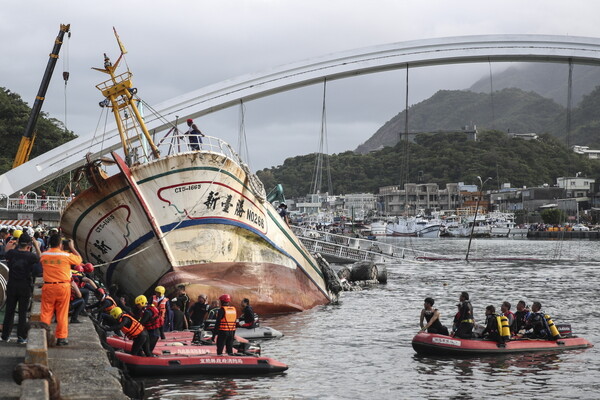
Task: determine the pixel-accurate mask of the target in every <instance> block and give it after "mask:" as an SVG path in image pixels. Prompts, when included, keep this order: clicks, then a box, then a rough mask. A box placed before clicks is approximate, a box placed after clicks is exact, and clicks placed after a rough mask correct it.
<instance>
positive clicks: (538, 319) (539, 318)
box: [525, 301, 551, 339]
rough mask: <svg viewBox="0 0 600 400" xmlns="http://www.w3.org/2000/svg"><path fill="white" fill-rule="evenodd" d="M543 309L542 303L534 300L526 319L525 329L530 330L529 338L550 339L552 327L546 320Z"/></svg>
mask: <svg viewBox="0 0 600 400" xmlns="http://www.w3.org/2000/svg"><path fill="white" fill-rule="evenodd" d="M541 310H542V303H540V302H539V301H534V302H533V304H532V305H531V312H530V313H529V316H528V317H527V320H526V321H525V329H527V330H529V332H528V333H527V334H526V336H527V337H528V338H532V339H549V338H550V337H551V335H550V327H549V326H548V322H546V317H545V316H544V313H543V312H542V311H541Z"/></svg>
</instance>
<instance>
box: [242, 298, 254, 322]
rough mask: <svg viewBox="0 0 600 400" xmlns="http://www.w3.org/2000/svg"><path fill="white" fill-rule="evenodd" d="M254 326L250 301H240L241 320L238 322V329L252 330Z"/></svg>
mask: <svg viewBox="0 0 600 400" xmlns="http://www.w3.org/2000/svg"><path fill="white" fill-rule="evenodd" d="M255 325H256V319H255V315H254V310H253V309H252V307H251V306H250V300H248V299H244V300H242V318H240V321H239V322H238V326H239V327H240V328H247V329H252V328H254V326H255Z"/></svg>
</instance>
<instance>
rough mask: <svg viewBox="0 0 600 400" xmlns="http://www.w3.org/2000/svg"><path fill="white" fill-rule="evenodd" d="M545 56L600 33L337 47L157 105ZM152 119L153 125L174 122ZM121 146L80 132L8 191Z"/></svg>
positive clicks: (13, 179) (226, 103)
mask: <svg viewBox="0 0 600 400" xmlns="http://www.w3.org/2000/svg"><path fill="white" fill-rule="evenodd" d="M488 61H496V62H505V61H537V62H567V61H572V62H573V63H576V64H596V65H597V64H600V38H591V37H573V36H550V35H481V36H461V37H447V38H438V39H425V40H415V41H410V42H399V43H392V44H386V45H379V46H373V47H368V48H362V49H357V50H351V51H346V52H342V53H336V54H331V55H327V56H323V57H320V58H314V59H310V60H305V61H301V62H297V63H294V64H289V65H285V66H282V67H279V68H275V69H273V70H270V71H267V72H263V73H258V74H252V75H245V76H240V77H238V78H234V79H230V80H226V81H222V82H219V83H216V84H213V85H210V86H206V87H204V88H201V89H198V90H195V91H192V92H189V93H186V94H184V95H181V96H178V97H176V98H173V99H170V100H167V101H165V102H163V103H161V104H158V105H156V106H153V108H154V109H155V110H156V111H157V112H158V113H159V114H161V115H162V116H163V117H165V118H166V120H174V116H175V115H178V116H179V117H180V118H195V117H199V116H202V115H206V114H209V113H212V112H215V111H218V110H221V109H224V108H227V107H231V106H233V105H235V104H238V103H239V101H240V100H243V101H244V102H247V101H250V100H254V99H258V98H261V97H266V96H270V95H273V94H276V93H281V92H284V91H288V90H293V89H296V88H300V87H303V86H308V85H312V84H315V83H318V82H322V81H323V79H325V78H326V79H327V80H328V81H331V80H335V79H343V78H348V77H352V76H355V75H361V74H368V73H376V72H382V71H388V70H393V69H400V68H406V67H407V66H408V67H409V68H415V67H424V66H433V65H446V64H458V63H475V62H488ZM164 121H165V119H152V118H150V119H148V120H147V125H148V128H149V129H150V130H156V131H161V130H164V129H167V128H168V127H169V124H168V123H165V122H164ZM119 147H120V139H119V135H118V132H117V129H116V127H115V126H113V127H112V128H111V129H109V130H108V131H107V133H106V135H105V139H104V143H103V144H102V143H99V142H94V139H93V134H89V135H86V136H82V137H79V138H77V139H75V140H73V141H71V142H68V143H65V144H64V145H62V146H59V147H57V148H55V149H53V150H51V151H49V152H47V153H45V154H42V155H40V156H38V157H36V158H34V159H32V160H30V161H28V162H27V163H25V164H22V165H21V166H19V167H17V168H14V169H12V170H10V171H8V172H7V173H5V174H3V175H1V176H0V193H3V194H7V195H10V194H13V193H16V192H18V191H20V190H29V189H32V188H35V187H37V186H39V185H41V184H43V183H44V182H47V181H49V180H52V179H54V178H55V177H57V176H59V175H62V174H64V173H66V172H69V171H70V170H73V169H75V168H77V167H79V166H81V165H83V164H84V159H83V155H84V154H85V153H87V152H91V153H92V155H93V157H99V156H101V155H104V154H106V153H108V152H110V151H112V150H115V149H117V148H119Z"/></svg>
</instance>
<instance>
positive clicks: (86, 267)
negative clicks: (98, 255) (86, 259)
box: [83, 263, 94, 274]
mask: <svg viewBox="0 0 600 400" xmlns="http://www.w3.org/2000/svg"><path fill="white" fill-rule="evenodd" d="M83 271H84V272H86V273H88V274H89V273H92V272H94V265H93V264H91V263H87V264H83Z"/></svg>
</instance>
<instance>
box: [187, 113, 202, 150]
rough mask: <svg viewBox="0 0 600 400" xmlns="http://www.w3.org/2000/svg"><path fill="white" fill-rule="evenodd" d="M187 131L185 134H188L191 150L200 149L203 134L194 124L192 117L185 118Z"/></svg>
mask: <svg viewBox="0 0 600 400" xmlns="http://www.w3.org/2000/svg"><path fill="white" fill-rule="evenodd" d="M187 126H188V131H187V132H186V135H188V136H189V141H190V148H191V149H192V150H200V145H201V144H202V137H204V136H205V135H204V134H203V133H202V132H200V129H198V127H197V126H196V124H195V123H194V120H193V119H188V120H187Z"/></svg>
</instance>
